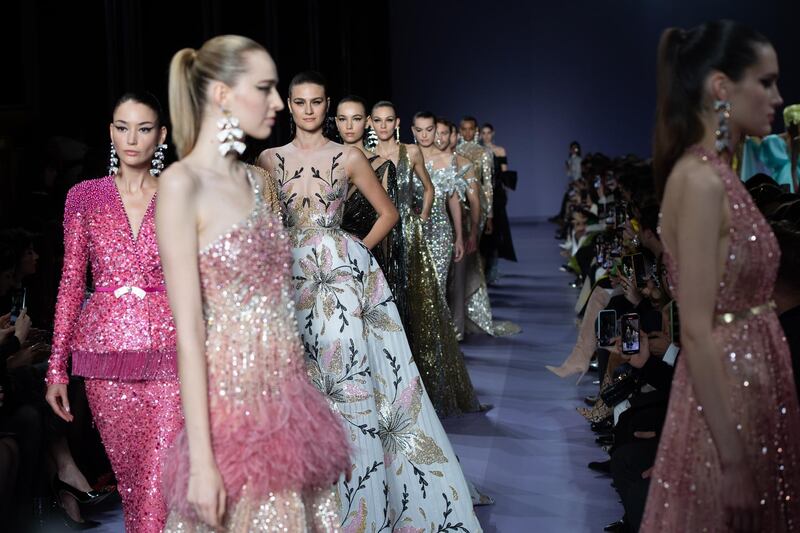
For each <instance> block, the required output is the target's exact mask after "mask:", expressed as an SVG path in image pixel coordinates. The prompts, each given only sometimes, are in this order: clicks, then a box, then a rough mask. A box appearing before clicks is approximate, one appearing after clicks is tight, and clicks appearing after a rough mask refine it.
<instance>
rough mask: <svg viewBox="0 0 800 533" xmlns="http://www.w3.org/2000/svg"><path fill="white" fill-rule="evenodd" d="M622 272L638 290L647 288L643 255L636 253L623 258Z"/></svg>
mask: <svg viewBox="0 0 800 533" xmlns="http://www.w3.org/2000/svg"><path fill="white" fill-rule="evenodd" d="M622 271H623V272H624V273H625V276H626V277H628V278H630V279H632V280H634V282H635V283H636V286H637V287H639V288H640V289H641V288H642V287H647V267H646V266H645V264H644V255H642V254H640V253H637V254H630V255H626V256H623V257H622Z"/></svg>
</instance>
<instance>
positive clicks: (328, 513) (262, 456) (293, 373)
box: [164, 170, 350, 533]
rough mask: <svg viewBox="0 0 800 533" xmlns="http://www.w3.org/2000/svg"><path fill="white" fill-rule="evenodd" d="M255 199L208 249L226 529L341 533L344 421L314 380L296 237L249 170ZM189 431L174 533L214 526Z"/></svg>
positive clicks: (206, 305) (174, 484)
mask: <svg viewBox="0 0 800 533" xmlns="http://www.w3.org/2000/svg"><path fill="white" fill-rule="evenodd" d="M247 175H248V179H250V180H251V183H252V184H253V189H254V195H255V205H254V207H253V209H252V211H251V212H250V214H249V215H247V217H246V218H245V219H244V220H243V221H241V222H240V223H238V224H235V225H234V226H232V227H231V228H230V229H229V230H228V231H227V232H226V233H224V234H223V235H220V236H219V237H218V238H216V239H215V240H214V241H213V242H211V243H210V244H209V245H207V246H206V247H204V248H203V249H201V250H200V252H199V257H198V267H199V271H200V283H201V289H202V296H203V314H204V317H205V323H206V364H207V366H208V402H209V403H208V411H209V420H210V425H211V441H212V446H213V450H214V458H215V460H216V463H217V467H218V468H219V470H220V474H221V475H222V478H223V481H224V484H225V490H226V492H227V497H228V501H227V506H226V508H227V512H226V515H225V519H224V527H223V530H224V531H229V532H252V531H259V532H265V531H276V532H277V531H298V532H304V531H315V532H316V531H338V526H339V515H338V507H337V505H336V498H335V495H334V491H333V490H332V484H333V483H335V481H336V480H337V479H338V478H339V475H340V474H341V473H342V472H344V471H346V470H347V469H348V468H349V465H350V448H349V445H348V441H347V437H346V434H345V431H344V428H343V426H342V423H341V419H340V418H339V417H338V416H337V415H336V414H335V413H334V412H332V411H331V409H330V408H329V406H328V404H327V403H326V401H325V399H324V397H323V396H322V395H321V394H320V393H319V391H317V390H316V389H315V388H314V387H313V386H312V385H311V383H310V382H309V380H308V376H307V374H306V371H305V363H304V358H303V348H302V345H301V344H300V339H299V335H298V332H297V322H296V320H295V317H294V303H293V301H292V290H291V284H290V275H289V266H290V264H291V252H290V249H289V238H288V236H287V234H286V231H285V230H284V229H283V226H282V224H281V222H280V220H279V218H278V217H277V216H275V215H274V214H273V213H272V212H271V211H270V210H269V209H268V207H267V206H266V204H265V202H264V200H263V198H262V190H261V187H262V184H261V183H260V180H258V179H253V178H252V176H253V173H251V172H250V171H249V170H248V173H247ZM188 479H189V455H188V447H187V437H186V433H185V431H183V432H181V433H180V434H179V436H178V438H177V439H176V443H175V445H174V447H173V448H172V449H170V450H169V453H168V456H167V460H166V463H165V471H164V480H165V494H166V499H167V505H168V507H169V508H170V510H171V512H170V515H169V518H168V520H167V525H166V528H165V530H164V531H165V532H168V533H169V532H207V531H213V530H212V529H210V528H209V527H208V526H206V525H205V524H203V523H202V522H200V521H199V520H198V518H197V516H196V515H195V512H194V509H193V508H192V507H191V506H190V505H189V504H188V503H187V502H186V490H187V487H188Z"/></svg>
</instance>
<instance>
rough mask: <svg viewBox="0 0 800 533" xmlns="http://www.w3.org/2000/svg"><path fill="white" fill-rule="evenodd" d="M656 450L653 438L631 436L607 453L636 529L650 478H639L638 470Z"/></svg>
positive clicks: (645, 466)
mask: <svg viewBox="0 0 800 533" xmlns="http://www.w3.org/2000/svg"><path fill="white" fill-rule="evenodd" d="M657 450H658V439H657V438H652V439H634V440H633V441H631V442H628V443H626V444H623V445H622V446H619V447H617V448H616V449H614V451H613V452H612V454H611V476H612V477H613V478H614V485H615V486H616V488H617V492H618V493H619V496H620V498H621V499H622V506H623V507H624V509H625V521H626V522H628V524H630V528H631V530H632V531H639V525H640V524H641V523H642V516H643V515H644V506H645V504H646V503H647V491H648V489H649V488H650V479H649V478H648V479H642V472H644V471H645V470H647V469H648V468H650V467H651V466H653V463H655V460H656V451H657Z"/></svg>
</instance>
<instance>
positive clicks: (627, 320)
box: [620, 313, 639, 355]
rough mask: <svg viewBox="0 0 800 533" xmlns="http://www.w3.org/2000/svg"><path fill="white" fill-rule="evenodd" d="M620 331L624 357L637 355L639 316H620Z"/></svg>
mask: <svg viewBox="0 0 800 533" xmlns="http://www.w3.org/2000/svg"><path fill="white" fill-rule="evenodd" d="M620 329H621V332H620V333H621V334H622V353H624V354H626V355H630V354H635V353H639V315H637V314H636V313H629V314H627V315H622V321H621V323H620Z"/></svg>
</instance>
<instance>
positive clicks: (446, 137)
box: [433, 122, 450, 151]
mask: <svg viewBox="0 0 800 533" xmlns="http://www.w3.org/2000/svg"><path fill="white" fill-rule="evenodd" d="M433 142H434V143H435V144H436V148H438V149H439V150H442V151H445V150H447V149H448V148H449V147H450V126H448V125H447V124H442V123H441V122H440V123H438V124H436V137H435V138H434V139H433Z"/></svg>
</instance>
